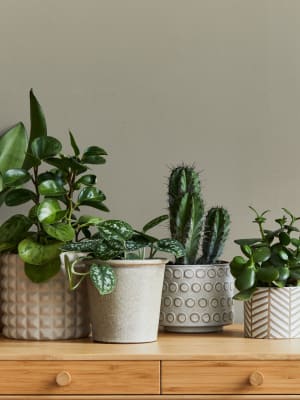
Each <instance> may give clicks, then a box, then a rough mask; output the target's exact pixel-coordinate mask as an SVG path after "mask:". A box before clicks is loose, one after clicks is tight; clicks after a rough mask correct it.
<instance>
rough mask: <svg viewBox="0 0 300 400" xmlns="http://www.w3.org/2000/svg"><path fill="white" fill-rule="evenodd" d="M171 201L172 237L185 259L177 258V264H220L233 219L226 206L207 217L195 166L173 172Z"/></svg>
mask: <svg viewBox="0 0 300 400" xmlns="http://www.w3.org/2000/svg"><path fill="white" fill-rule="evenodd" d="M168 199H169V215H170V231H171V236H172V238H173V239H176V240H178V241H179V242H181V243H182V244H183V245H184V247H185V256H184V257H181V258H177V259H176V263H177V264H185V265H186V264H191V265H192V264H199V263H201V264H213V263H215V262H217V261H218V259H219V257H220V256H221V254H222V252H223V248H224V244H225V242H226V239H227V237H228V234H229V227H230V217H229V214H228V211H227V210H226V209H224V208H223V207H213V208H211V209H210V210H209V211H208V213H207V215H206V217H205V208H204V201H203V198H202V194H201V182H200V177H199V173H198V172H197V171H196V170H195V168H194V167H193V166H188V165H180V166H177V167H175V168H173V169H172V170H171V174H170V177H169V184H168ZM203 225H204V233H203ZM202 234H204V237H203V241H202V255H201V256H199V249H200V244H201V236H202Z"/></svg>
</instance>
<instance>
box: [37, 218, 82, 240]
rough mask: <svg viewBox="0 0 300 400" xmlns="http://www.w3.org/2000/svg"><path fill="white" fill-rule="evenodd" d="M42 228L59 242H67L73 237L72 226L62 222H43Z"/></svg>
mask: <svg viewBox="0 0 300 400" xmlns="http://www.w3.org/2000/svg"><path fill="white" fill-rule="evenodd" d="M43 229H44V230H45V232H46V233H48V235H49V236H51V237H53V238H54V239H57V240H60V241H61V242H69V241H70V240H72V239H74V237H75V231H74V229H73V228H72V226H71V225H68V224H64V223H62V222H57V223H55V224H52V225H48V224H43Z"/></svg>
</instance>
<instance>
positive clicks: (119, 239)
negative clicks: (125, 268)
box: [62, 215, 185, 295]
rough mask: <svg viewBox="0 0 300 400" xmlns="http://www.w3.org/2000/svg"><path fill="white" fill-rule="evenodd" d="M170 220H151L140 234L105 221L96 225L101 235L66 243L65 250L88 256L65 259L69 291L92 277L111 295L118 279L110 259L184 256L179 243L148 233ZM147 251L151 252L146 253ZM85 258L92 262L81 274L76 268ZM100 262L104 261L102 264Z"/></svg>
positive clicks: (101, 292)
mask: <svg viewBox="0 0 300 400" xmlns="http://www.w3.org/2000/svg"><path fill="white" fill-rule="evenodd" d="M167 218H168V216H167V215H162V216H160V217H157V218H155V219H153V220H151V221H150V222H148V223H147V224H146V225H145V226H144V227H143V229H142V231H141V232H140V231H137V230H134V229H133V228H132V227H131V226H130V225H129V224H128V223H127V222H125V221H120V220H106V221H103V222H101V223H100V224H98V225H97V230H98V232H97V233H96V234H95V235H93V237H92V238H91V239H90V240H88V239H87V240H82V241H79V242H76V243H66V244H65V245H64V246H63V248H62V249H63V250H64V251H76V252H85V253H87V256H86V257H84V258H82V257H79V258H78V259H77V260H75V261H74V262H72V263H71V262H70V261H69V260H68V257H67V256H66V257H65V265H66V269H67V273H68V278H69V283H70V289H71V290H74V289H76V288H77V287H78V286H79V285H80V283H81V282H82V280H83V279H84V278H85V277H86V276H89V277H90V279H91V282H92V283H93V285H94V286H95V287H96V289H97V290H98V291H99V293H100V294H101V295H105V294H108V293H111V292H112V290H113V289H114V287H115V284H116V278H115V274H114V271H113V268H112V267H110V266H109V265H108V264H107V263H105V261H106V260H109V259H124V260H132V259H145V258H150V259H151V258H154V257H155V256H156V254H157V252H158V251H162V252H165V253H170V254H172V255H174V256H175V257H182V256H183V255H184V252H185V250H184V247H183V246H182V244H181V243H179V242H178V241H177V240H174V239H169V238H167V239H158V238H156V237H153V236H150V235H149V234H148V231H149V230H150V229H152V228H154V227H155V226H156V225H158V224H159V223H161V222H162V221H164V220H166V219H167ZM147 248H148V249H149V251H148V252H146V249H147ZM146 253H147V254H146ZM82 259H85V260H91V262H90V263H89V268H88V271H85V272H82V271H78V270H77V269H76V265H77V264H78V263H80V261H81V260H82ZM93 260H94V262H93ZM97 260H101V262H99V261H97Z"/></svg>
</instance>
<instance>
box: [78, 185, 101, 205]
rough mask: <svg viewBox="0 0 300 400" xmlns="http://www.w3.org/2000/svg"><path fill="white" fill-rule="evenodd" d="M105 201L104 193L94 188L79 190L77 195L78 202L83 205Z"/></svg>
mask: <svg viewBox="0 0 300 400" xmlns="http://www.w3.org/2000/svg"><path fill="white" fill-rule="evenodd" d="M104 200H105V195H104V193H102V192H101V190H99V189H97V188H95V187H85V188H83V189H81V190H80V192H79V194H78V202H79V203H80V204H84V203H85V202H93V201H94V202H101V201H104Z"/></svg>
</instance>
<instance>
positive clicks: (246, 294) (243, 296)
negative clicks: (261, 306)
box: [233, 287, 256, 301]
mask: <svg viewBox="0 0 300 400" xmlns="http://www.w3.org/2000/svg"><path fill="white" fill-rule="evenodd" d="M255 290H256V287H252V288H251V289H247V290H242V291H241V292H239V293H237V294H236V295H234V296H233V298H234V300H241V301H247V300H250V299H251V297H252V295H253V293H254V292H255Z"/></svg>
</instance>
